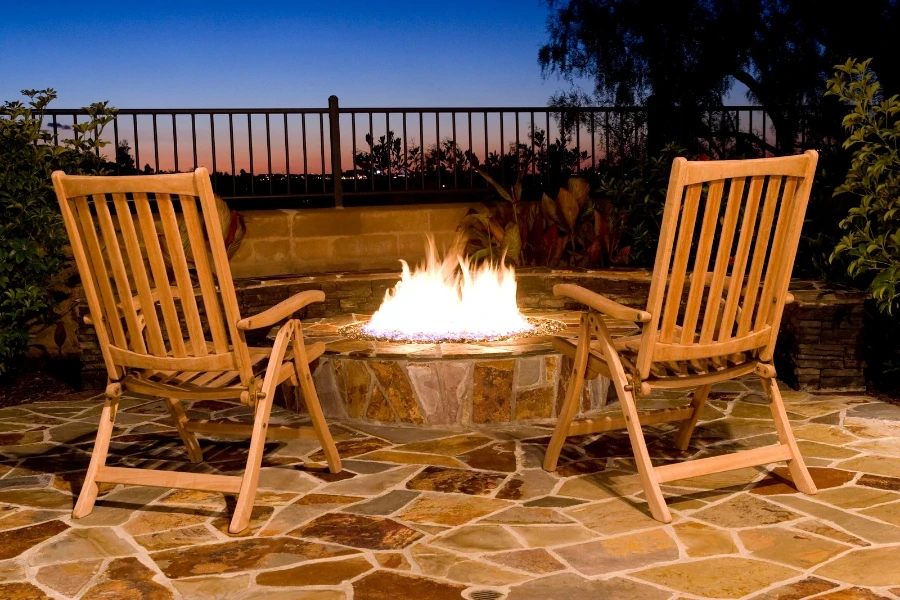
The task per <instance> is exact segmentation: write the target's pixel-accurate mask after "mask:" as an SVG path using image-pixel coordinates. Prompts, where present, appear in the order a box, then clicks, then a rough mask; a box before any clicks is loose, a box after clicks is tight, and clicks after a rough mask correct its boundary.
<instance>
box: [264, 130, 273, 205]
mask: <svg viewBox="0 0 900 600" xmlns="http://www.w3.org/2000/svg"><path fill="white" fill-rule="evenodd" d="M269 127H270V125H269V113H266V159H267V160H268V167H269V195H270V196H271V195H272V191H273V190H272V135H271V134H272V132H271V129H270V128H269Z"/></svg>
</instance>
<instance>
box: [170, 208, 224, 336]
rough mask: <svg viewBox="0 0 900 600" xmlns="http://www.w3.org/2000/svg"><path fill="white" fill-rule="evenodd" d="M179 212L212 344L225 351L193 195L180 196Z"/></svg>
mask: <svg viewBox="0 0 900 600" xmlns="http://www.w3.org/2000/svg"><path fill="white" fill-rule="evenodd" d="M181 214H182V215H183V216H184V224H185V227H186V228H187V232H188V239H189V241H190V243H191V256H192V257H193V259H194V268H196V269H197V279H199V281H200V291H201V292H202V295H203V307H204V308H205V309H206V320H207V322H208V323H209V331H210V333H211V334H212V339H213V346H214V347H215V350H216V352H219V353H221V352H226V351H227V350H228V337H227V335H226V333H225V324H224V323H223V321H222V312H221V307H220V305H219V301H218V297H219V293H218V292H217V291H216V284H215V282H214V281H213V277H212V269H211V268H210V266H209V257H208V255H207V246H206V241H205V237H204V236H203V230H202V229H201V226H200V217H199V215H198V214H197V204H196V200H194V197H193V196H190V197H186V196H182V197H181Z"/></svg>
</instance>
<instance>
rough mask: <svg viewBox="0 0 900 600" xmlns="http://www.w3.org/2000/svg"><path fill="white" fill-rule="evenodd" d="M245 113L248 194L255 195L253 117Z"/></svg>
mask: <svg viewBox="0 0 900 600" xmlns="http://www.w3.org/2000/svg"><path fill="white" fill-rule="evenodd" d="M252 116H253V115H251V114H250V113H249V112H248V113H247V145H248V146H249V148H250V195H251V196H255V195H256V181H255V180H256V169H254V168H253V119H252Z"/></svg>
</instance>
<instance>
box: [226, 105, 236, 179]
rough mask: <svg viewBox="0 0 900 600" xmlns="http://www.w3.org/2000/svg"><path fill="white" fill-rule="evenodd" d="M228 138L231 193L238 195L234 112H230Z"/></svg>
mask: <svg viewBox="0 0 900 600" xmlns="http://www.w3.org/2000/svg"><path fill="white" fill-rule="evenodd" d="M228 140H229V143H230V148H231V193H232V194H234V195H235V196H237V169H236V165H235V164H234V113H231V112H230V113H228Z"/></svg>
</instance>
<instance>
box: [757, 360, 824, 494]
mask: <svg viewBox="0 0 900 600" xmlns="http://www.w3.org/2000/svg"><path fill="white" fill-rule="evenodd" d="M762 384H763V389H764V390H765V391H766V395H767V396H768V397H769V408H770V409H771V410H772V418H773V419H775V430H776V432H777V433H778V441H779V442H781V443H782V445H785V446H787V447H788V448H790V450H791V455H792V456H793V458H791V459H790V460H788V463H787V466H788V470H789V471H790V473H791V479H793V480H794V485H795V486H796V487H797V489H798V490H800V491H801V492H803V493H804V494H815V493H816V492H817V491H818V490H817V489H816V484H815V483H814V482H813V480H812V477H811V476H810V474H809V469H807V468H806V463H805V462H804V461H803V456H802V455H801V454H800V449H799V448H798V447H797V440H796V439H794V431H793V430H792V429H791V423H790V421H789V420H788V416H787V413H786V412H785V410H784V400H783V399H782V398H781V391H780V390H779V389H778V383H777V382H776V381H775V379H774V378H771V377H763V378H762Z"/></svg>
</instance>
